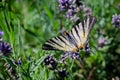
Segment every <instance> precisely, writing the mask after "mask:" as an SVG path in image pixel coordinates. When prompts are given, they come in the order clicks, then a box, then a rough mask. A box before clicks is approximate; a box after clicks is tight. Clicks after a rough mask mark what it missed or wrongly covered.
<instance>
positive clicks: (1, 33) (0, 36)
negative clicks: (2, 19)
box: [0, 31, 4, 42]
mask: <svg viewBox="0 0 120 80" xmlns="http://www.w3.org/2000/svg"><path fill="white" fill-rule="evenodd" d="M3 34H4V32H3V31H0V42H1V41H2V35H3Z"/></svg>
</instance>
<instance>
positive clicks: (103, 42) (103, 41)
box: [98, 38, 108, 47]
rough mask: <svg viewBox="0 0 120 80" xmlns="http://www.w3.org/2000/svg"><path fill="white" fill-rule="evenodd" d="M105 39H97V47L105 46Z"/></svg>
mask: <svg viewBox="0 0 120 80" xmlns="http://www.w3.org/2000/svg"><path fill="white" fill-rule="evenodd" d="M107 40H108V39H107V38H99V39H98V45H99V46H100V47H103V46H105V45H106V44H107Z"/></svg>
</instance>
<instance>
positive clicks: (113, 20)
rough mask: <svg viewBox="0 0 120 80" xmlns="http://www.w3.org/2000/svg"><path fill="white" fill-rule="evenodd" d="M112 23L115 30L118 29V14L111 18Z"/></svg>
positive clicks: (119, 22)
mask: <svg viewBox="0 0 120 80" xmlns="http://www.w3.org/2000/svg"><path fill="white" fill-rule="evenodd" d="M112 23H113V25H114V26H115V27H116V28H117V27H120V14H119V15H117V14H115V15H113V16H112Z"/></svg>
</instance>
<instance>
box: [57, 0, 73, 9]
mask: <svg viewBox="0 0 120 80" xmlns="http://www.w3.org/2000/svg"><path fill="white" fill-rule="evenodd" d="M58 3H59V6H60V9H61V10H65V9H67V8H69V7H70V3H71V1H70V0H58Z"/></svg>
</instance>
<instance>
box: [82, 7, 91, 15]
mask: <svg viewBox="0 0 120 80" xmlns="http://www.w3.org/2000/svg"><path fill="white" fill-rule="evenodd" d="M83 11H84V12H85V16H89V15H91V14H92V11H91V9H90V8H89V7H85V6H83Z"/></svg>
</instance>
